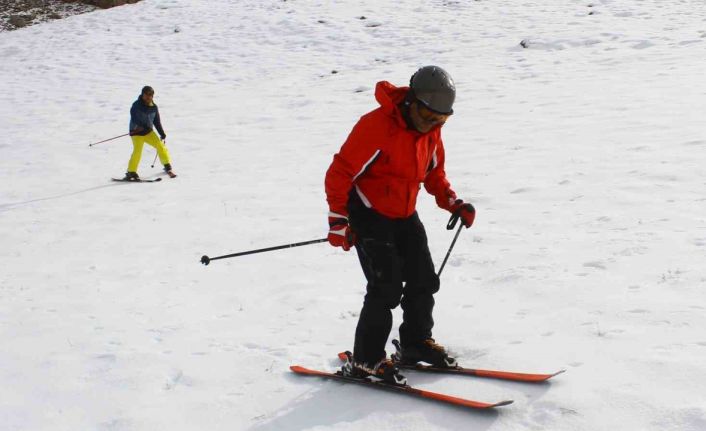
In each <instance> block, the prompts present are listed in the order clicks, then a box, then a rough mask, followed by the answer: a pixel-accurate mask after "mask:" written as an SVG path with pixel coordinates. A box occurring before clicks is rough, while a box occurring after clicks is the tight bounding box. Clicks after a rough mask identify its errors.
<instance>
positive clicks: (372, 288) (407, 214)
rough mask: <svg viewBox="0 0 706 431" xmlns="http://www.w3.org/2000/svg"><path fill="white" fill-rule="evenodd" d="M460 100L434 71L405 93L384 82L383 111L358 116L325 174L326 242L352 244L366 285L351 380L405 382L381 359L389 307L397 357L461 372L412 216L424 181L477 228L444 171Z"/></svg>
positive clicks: (415, 78)
mask: <svg viewBox="0 0 706 431" xmlns="http://www.w3.org/2000/svg"><path fill="white" fill-rule="evenodd" d="M455 97H456V87H455V85H454V82H453V80H452V79H451V77H450V76H449V74H448V73H446V71H444V70H443V69H442V68H440V67H437V66H425V67H422V68H420V69H419V70H417V72H416V73H414V74H413V75H412V77H411V79H410V86H409V87H395V86H394V85H392V84H390V83H389V82H387V81H381V82H378V83H377V86H376V88H375V98H376V99H377V101H378V103H379V104H380V107H379V108H377V109H375V110H374V111H371V112H369V113H368V114H366V115H364V116H363V117H361V118H360V120H359V121H358V123H357V124H356V125H355V126H354V127H353V130H352V131H351V133H350V135H349V136H348V139H347V140H346V142H345V143H344V144H343V146H342V147H341V149H340V151H339V152H338V154H336V155H335V156H334V157H333V162H332V163H331V166H330V167H329V169H328V171H327V172H326V180H325V187H326V197H327V201H328V204H329V210H330V212H329V215H328V222H329V226H330V230H329V234H328V240H329V242H330V243H331V245H333V246H335V247H342V248H343V249H344V250H346V251H347V250H349V249H350V248H351V247H353V246H355V248H356V251H357V253H358V258H359V260H360V265H361V267H362V269H363V272H364V274H365V277H366V278H367V281H368V284H367V293H366V295H365V300H364V302H363V309H362V310H361V312H360V317H359V320H358V325H357V328H356V331H355V344H354V351H353V361H352V362H349V363H347V364H346V365H344V367H343V373H344V374H346V375H350V376H356V377H367V376H371V375H372V376H375V377H379V378H381V379H383V380H385V381H388V382H391V383H397V384H403V383H405V382H406V379H405V378H404V376H402V375H400V374H399V369H398V367H397V366H396V365H395V363H394V362H393V361H392V360H390V359H387V358H386V353H385V344H386V343H387V339H388V336H389V334H390V330H391V329H392V311H391V310H392V309H394V308H396V307H397V305H399V304H400V303H401V304H402V310H403V322H402V324H401V326H400V328H399V332H400V342H401V360H402V361H404V362H405V363H417V362H420V361H424V362H427V363H430V364H433V365H437V366H442V367H453V366H455V365H456V360H455V359H454V358H451V357H449V355H448V353H447V352H446V349H445V348H444V347H443V346H441V345H439V344H438V343H436V342H435V341H434V339H433V338H432V333H431V330H432V327H433V326H434V319H433V318H432V310H433V307H434V297H433V294H434V293H436V292H437V291H438V290H439V277H438V276H437V275H436V272H435V270H434V263H433V262H432V259H431V255H430V253H429V247H428V244H427V236H426V232H425V230H424V226H423V225H422V222H421V220H420V219H419V216H418V215H417V211H416V210H415V207H416V201H417V194H418V192H419V189H420V188H421V184H424V187H425V189H426V190H427V192H429V193H430V194H432V195H434V196H435V197H436V203H437V205H438V206H439V207H441V208H443V209H445V210H448V211H450V212H451V213H454V214H457V215H458V216H459V219H460V220H461V223H463V225H464V226H466V227H470V226H471V225H472V224H473V220H474V218H475V209H474V208H473V206H472V205H471V204H470V203H465V202H463V200H461V199H457V198H456V193H455V192H454V191H453V190H452V189H451V186H450V184H449V182H448V181H447V179H446V173H445V172H444V145H443V143H442V140H441V127H442V126H443V125H444V123H445V122H446V121H447V120H448V118H449V117H450V116H451V114H453V103H454V99H455Z"/></svg>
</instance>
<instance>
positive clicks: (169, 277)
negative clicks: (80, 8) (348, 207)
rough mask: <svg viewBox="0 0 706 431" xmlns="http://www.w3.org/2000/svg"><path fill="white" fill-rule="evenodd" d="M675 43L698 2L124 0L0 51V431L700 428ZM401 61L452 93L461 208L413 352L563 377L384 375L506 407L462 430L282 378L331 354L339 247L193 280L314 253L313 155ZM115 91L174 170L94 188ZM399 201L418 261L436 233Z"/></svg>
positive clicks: (348, 287) (430, 410)
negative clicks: (163, 142) (440, 79)
mask: <svg viewBox="0 0 706 431" xmlns="http://www.w3.org/2000/svg"><path fill="white" fill-rule="evenodd" d="M705 49H706V9H704V8H703V6H702V5H700V4H697V3H696V2H678V1H667V2H665V1H658V0H647V1H637V0H625V1H617V0H601V1H595V2H583V1H575V0H572V1H568V2H553V3H552V4H547V3H543V2H537V1H527V2H521V3H516V2H509V1H502V2H491V1H474V2H470V1H454V0H434V1H429V2H424V3H420V2H415V1H411V0H399V1H396V2H392V1H389V0H383V1H375V2H373V1H369V0H364V1H360V2H355V5H354V4H353V3H352V2H348V3H344V2H324V1H314V0H312V1H302V2H291V1H288V2H285V1H274V0H272V1H262V2H260V1H248V0H243V1H239V2H231V1H226V0H214V1H208V2H206V1H187V0H144V1H142V2H140V3H137V4H134V5H127V6H124V7H119V8H114V9H109V10H100V11H96V12H93V13H88V14H83V15H77V16H72V17H69V18H66V19H63V20H59V21H53V22H48V23H44V24H40V25H36V26H32V27H29V28H25V29H21V30H17V31H13V32H4V33H0V58H1V59H2V61H0V94H2V99H3V103H2V104H0V129H1V130H3V137H2V139H0V240H1V243H2V245H3V247H2V248H1V249H0V262H2V264H0V265H1V266H0V341H2V343H0V345H2V347H0V364H2V366H0V382H1V383H2V385H1V389H0V423H2V424H3V425H2V428H3V429H6V430H29V429H31V430H75V429H95V430H154V429H170V430H182V429H183V430H193V429H208V430H234V429H237V430H239V429H243V430H244V429H250V430H256V431H263V430H316V431H321V430H330V429H336V430H369V429H386V430H452V429H476V430H510V431H525V430H536V429H543V430H586V431H588V430H596V429H631V430H633V429H634V430H636V429H640V430H666V429H675V430H677V429H678V430H686V431H697V430H703V429H705V428H706V403H705V402H704V397H703V383H702V382H703V381H705V380H706V365H704V361H703V357H704V354H706V336H705V335H704V332H703V327H704V325H705V324H706V318H705V316H706V314H705V313H704V310H706V301H705V296H704V288H705V287H706V274H704V271H703V262H704V257H706V223H705V221H704V214H706V198H704V186H705V185H706V171H705V170H704V169H703V168H702V167H701V163H703V160H704V159H705V157H704V156H706V138H705V137H704V121H703V112H706V84H705V83H704V80H703V70H704V66H705V65H706V64H705V61H704V59H705V58H706V56H705V55H704V54H705ZM424 64H439V65H442V66H443V67H445V68H446V69H447V70H448V71H449V72H450V73H451V75H452V76H453V77H454V78H455V79H456V84H457V89H458V97H457V103H456V106H455V111H456V114H455V115H454V117H453V118H452V119H451V120H450V121H449V123H448V124H447V125H446V126H445V130H444V139H445V144H446V152H447V174H448V176H449V179H450V180H451V182H452V185H453V186H454V188H455V189H456V191H457V192H458V194H459V195H460V196H461V197H463V198H465V199H468V200H470V201H471V202H473V203H474V205H475V206H476V208H477V210H478V218H477V221H476V224H475V225H474V227H473V228H472V229H470V230H468V231H464V232H463V233H462V235H461V236H460V237H459V241H458V243H457V244H456V247H455V248H454V251H453V254H452V255H451V258H450V259H449V262H448V265H447V267H446V268H445V269H444V273H443V275H442V288H441V291H440V293H439V294H438V295H437V305H436V313H435V319H436V327H435V333H434V334H435V337H436V338H437V339H438V340H439V341H440V342H442V343H443V344H445V345H447V346H448V347H449V348H450V350H451V351H452V353H454V354H455V355H457V357H458V358H459V359H460V361H461V362H462V363H464V364H467V365H469V366H473V367H477V368H496V369H507V370H517V371H528V372H549V371H554V370H557V369H560V368H568V372H567V373H565V374H563V375H561V376H559V377H557V378H556V379H555V380H553V381H552V382H551V383H550V384H546V385H536V386H531V385H520V384H516V383H508V382H494V381H483V380H479V379H461V378H452V377H440V376H429V375H414V374H413V373H409V377H410V380H411V382H412V383H414V385H416V386H419V387H423V388H426V389H430V390H434V391H440V392H445V393H451V394H455V395H458V396H462V397H469V398H476V399H480V400H487V401H492V400H498V399H505V398H512V399H515V404H513V405H512V406H508V407H504V408H502V409H499V411H497V412H492V413H490V414H486V413H477V412H471V413H469V412H468V411H464V410H461V409H455V408H449V407H445V406H441V405H438V404H434V403H429V402H425V401H423V400H414V399H407V398H403V397H396V396H394V395H391V394H387V393H378V392H372V391H366V390H365V389H364V388H358V387H350V386H342V385H340V384H337V383H334V382H323V381H317V380H315V379H302V378H300V377H297V376H293V375H292V374H291V373H290V372H289V370H288V367H289V365H291V364H294V363H299V364H301V365H305V366H307V367H311V368H320V369H327V370H333V369H335V367H337V366H338V360H337V359H336V353H337V352H338V351H341V350H344V349H350V348H351V346H350V344H351V343H352V338H353V332H354V329H355V324H356V321H357V318H358V313H359V310H360V306H361V303H362V297H363V294H364V290H365V288H364V279H363V276H362V274H361V272H360V269H359V267H358V263H357V261H356V258H355V256H354V254H353V253H343V252H341V251H340V250H334V249H332V248H331V247H329V246H327V245H326V244H319V245H311V246H307V247H301V248H297V249H296V250H284V251H278V252H273V253H265V254H258V255H252V256H246V257H242V258H238V259H228V260H219V261H215V262H213V263H212V264H211V265H209V266H208V267H203V266H202V265H200V264H199V263H198V262H199V259H200V257H201V256H202V255H203V254H208V255H210V256H212V257H213V256H216V255H219V254H227V253H231V252H235V251H243V250H248V249H254V248H260V247H267V246H272V245H278V244H285V243H288V242H296V241H304V240H308V239H314V238H321V237H322V236H324V235H325V234H326V231H327V226H326V212H327V207H326V203H325V196H324V191H323V177H324V172H325V170H326V169H327V167H328V164H329V163H330V160H331V157H332V156H333V154H334V153H335V152H336V151H337V150H338V148H339V147H340V145H341V143H342V142H343V141H344V140H345V138H346V136H347V134H348V132H349V131H350V128H351V127H352V126H353V124H354V123H355V121H356V119H357V118H358V117H359V116H360V115H362V114H364V113H366V112H367V111H369V110H370V109H373V108H374V107H375V106H376V105H375V102H374V100H373V91H374V86H375V82H376V81H378V80H383V79H384V80H389V81H391V82H393V83H395V84H398V85H404V84H406V83H407V81H408V79H409V75H410V74H411V73H412V72H413V71H414V70H415V68H417V67H419V66H421V65H424ZM145 84H149V85H152V86H153V87H155V89H156V102H157V103H158V104H159V106H160V111H161V115H162V121H163V123H164V126H165V129H166V131H167V134H168V138H167V145H168V147H169V148H170V151H171V154H172V158H173V165H174V167H175V170H176V171H177V172H178V173H179V174H180V175H179V177H178V178H177V179H174V180H171V179H168V178H166V177H164V180H163V181H161V182H160V183H159V184H140V185H125V184H117V183H116V184H111V183H110V182H109V178H110V177H111V176H118V175H120V174H121V173H122V172H124V169H125V165H126V163H127V159H128V157H129V154H130V151H131V145H130V143H129V140H127V139H125V138H122V139H119V140H116V141H113V142H109V143H105V144H100V145H97V146H95V147H92V148H89V147H88V144H89V143H91V142H95V141H98V140H102V139H106V138H109V137H111V136H116V135H119V134H122V133H125V128H126V127H127V122H128V110H129V107H130V104H131V103H132V101H133V100H134V99H135V98H136V96H137V93H138V91H139V89H140V88H141V87H142V85H145ZM153 157H154V153H153V150H152V149H151V148H146V149H145V151H144V154H143V158H142V163H141V166H140V171H139V172H140V174H141V175H142V176H144V177H147V178H152V177H157V176H158V175H159V174H158V173H157V170H156V169H157V167H155V168H154V169H151V168H150V166H149V165H150V164H151V162H152V160H153ZM418 209H419V212H420V215H421V217H422V219H423V220H424V221H425V225H426V227H427V232H428V235H429V238H430V247H431V250H432V253H433V256H434V257H435V258H436V259H439V261H440V259H441V258H442V257H443V255H444V254H445V252H446V250H447V249H448V246H449V243H450V241H451V238H452V233H450V232H447V231H446V230H445V225H446V220H447V215H446V214H444V213H443V211H440V210H438V209H437V208H435V206H434V202H433V199H432V198H430V197H429V196H427V195H426V194H425V193H422V194H420V199H419V205H418ZM394 315H395V325H397V324H399V323H400V321H401V312H400V310H395V313H394ZM392 336H396V326H395V329H394V330H393V334H392ZM390 349H392V346H391V345H390ZM390 351H391V350H390Z"/></svg>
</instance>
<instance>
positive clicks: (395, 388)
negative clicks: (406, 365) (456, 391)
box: [289, 365, 513, 409]
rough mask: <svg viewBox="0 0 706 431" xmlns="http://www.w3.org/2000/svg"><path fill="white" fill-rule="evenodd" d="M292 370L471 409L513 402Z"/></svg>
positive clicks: (306, 369)
mask: <svg viewBox="0 0 706 431" xmlns="http://www.w3.org/2000/svg"><path fill="white" fill-rule="evenodd" d="M289 369H291V370H292V371H294V372H295V373H297V374H300V375H304V376H316V377H323V378H325V379H332V380H337V381H339V382H345V383H356V384H358V385H362V386H367V387H372V388H377V389H383V390H387V391H391V392H397V393H399V394H406V395H410V396H415V397H419V398H427V399H431V400H435V401H440V402H443V403H446V404H452V405H456V406H461V407H467V408H471V409H492V408H494V407H500V406H506V405H508V404H512V402H513V401H512V400H505V401H500V402H497V403H484V402H481V401H474V400H467V399H464V398H458V397H454V396H451V395H445V394H439V393H436V392H430V391H425V390H423V389H417V388H414V387H412V386H409V385H395V384H392V383H385V382H383V381H380V380H370V379H358V378H355V377H348V376H344V375H342V374H341V373H340V371H339V372H336V373H328V372H325V371H317V370H310V369H308V368H304V367H301V366H299V365H292V366H291V367H289Z"/></svg>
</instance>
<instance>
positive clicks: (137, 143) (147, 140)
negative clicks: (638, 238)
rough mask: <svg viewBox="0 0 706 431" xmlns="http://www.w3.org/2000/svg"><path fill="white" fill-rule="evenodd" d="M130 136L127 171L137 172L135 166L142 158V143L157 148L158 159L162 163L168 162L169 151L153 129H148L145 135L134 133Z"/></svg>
mask: <svg viewBox="0 0 706 431" xmlns="http://www.w3.org/2000/svg"><path fill="white" fill-rule="evenodd" d="M131 138H132V146H133V148H132V155H131V156H130V161H129V162H128V164H127V171H128V172H137V167H138V166H139V165H140V159H141V158H142V147H143V146H144V144H147V145H150V146H152V147H154V149H155V150H157V154H158V155H159V161H160V162H162V164H163V165H166V164H167V163H169V151H167V147H166V146H165V145H164V142H162V141H161V140H160V139H159V136H157V134H156V133H155V132H154V130H152V131H150V132H149V133H148V134H146V135H145V136H137V135H135V136H131Z"/></svg>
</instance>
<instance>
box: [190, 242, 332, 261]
mask: <svg viewBox="0 0 706 431" xmlns="http://www.w3.org/2000/svg"><path fill="white" fill-rule="evenodd" d="M326 241H328V238H321V239H313V240H311V241H304V242H295V243H292V244H285V245H278V246H276V247H267V248H261V249H258V250H249V251H241V252H240V253H233V254H226V255H224V256H217V257H208V256H205V255H204V256H202V257H201V263H203V264H204V265H208V264H209V263H210V262H211V261H212V260H216V259H226V258H229V257H237V256H245V255H246V254H255V253H264V252H266V251H273V250H281V249H283V248H292V247H300V246H302V245H309V244H317V243H320V242H326Z"/></svg>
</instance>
